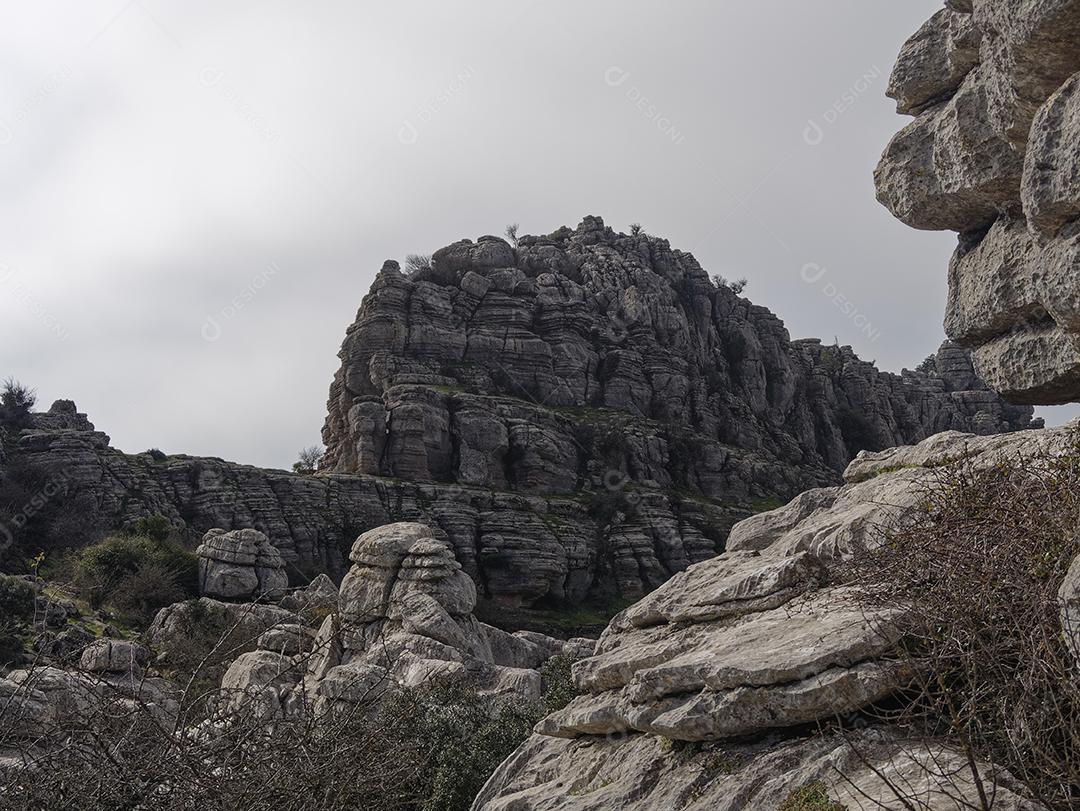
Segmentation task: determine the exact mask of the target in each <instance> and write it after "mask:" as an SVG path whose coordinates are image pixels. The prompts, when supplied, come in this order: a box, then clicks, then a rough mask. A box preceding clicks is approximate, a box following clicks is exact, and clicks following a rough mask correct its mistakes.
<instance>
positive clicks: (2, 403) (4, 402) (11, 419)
mask: <svg viewBox="0 0 1080 811" xmlns="http://www.w3.org/2000/svg"><path fill="white" fill-rule="evenodd" d="M36 402H37V395H36V394H35V393H34V390H33V389H31V388H29V387H28V386H24V385H23V384H22V383H20V382H18V381H17V380H15V379H13V378H10V377H9V378H8V379H7V380H5V381H4V382H3V384H2V385H0V430H2V431H21V430H23V429H24V428H32V427H33V425H34V420H33V417H32V416H31V412H32V411H33V409H34V404H35V403H36Z"/></svg>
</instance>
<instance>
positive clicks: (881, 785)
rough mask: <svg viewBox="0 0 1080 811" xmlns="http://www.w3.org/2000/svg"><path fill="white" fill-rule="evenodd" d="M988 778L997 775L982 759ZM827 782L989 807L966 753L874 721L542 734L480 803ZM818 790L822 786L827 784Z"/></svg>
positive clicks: (1015, 798)
mask: <svg viewBox="0 0 1080 811" xmlns="http://www.w3.org/2000/svg"><path fill="white" fill-rule="evenodd" d="M975 765H976V768H978V769H979V771H980V777H981V778H982V779H984V780H985V779H988V778H991V777H992V776H994V775H995V772H994V770H993V768H992V767H991V766H990V765H989V764H986V763H980V762H978V761H977V762H976V764H975ZM997 779H998V784H997V785H996V786H993V787H992V790H993V802H994V805H993V808H994V809H995V811H1044V809H1043V808H1042V806H1039V805H1038V804H1037V803H1033V802H1030V801H1028V800H1025V799H1023V795H1022V794H1021V793H1020V791H1019V790H1018V789H1017V787H1016V786H1015V784H1014V783H1013V782H1012V781H1010V780H1009V779H1008V776H998V777H997ZM815 789H816V790H818V791H821V792H822V794H824V796H825V797H827V798H828V799H829V800H830V801H832V802H836V803H839V804H840V805H839V807H841V808H844V809H846V810H847V811H879V810H880V809H892V808H898V809H899V808H919V809H923V811H956V809H958V808H979V807H981V806H980V805H979V804H978V803H979V793H978V787H977V786H976V785H975V783H974V781H973V780H972V778H971V771H970V766H969V763H968V761H967V759H966V758H965V757H964V756H963V754H962V753H960V752H958V751H956V750H954V749H951V748H950V747H948V746H944V745H940V744H926V743H922V742H916V741H906V740H904V739H902V738H900V737H898V736H896V735H893V734H890V733H888V732H886V731H882V730H876V729H866V730H861V731H858V732H855V733H853V734H851V735H849V736H843V735H832V736H822V737H803V736H799V737H796V738H794V739H791V740H787V741H783V740H782V741H778V742H771V743H765V744H763V743H760V742H749V743H748V742H736V743H724V744H722V745H719V744H717V745H711V746H683V747H679V746H676V745H673V744H672V743H671V741H670V740H665V739H664V738H659V737H656V736H654V735H639V734H628V735H625V736H608V737H596V738H587V739H577V740H566V739H559V738H550V737H547V736H544V735H533V736H532V737H531V738H530V739H529V740H528V741H526V742H525V744H523V745H522V746H520V747H519V748H518V749H517V751H516V752H515V753H514V754H513V755H511V756H510V757H509V758H508V759H507V760H506V761H505V762H504V763H503V764H502V765H501V766H500V767H499V768H498V769H497V770H496V772H495V774H494V775H493V776H492V778H491V779H490V780H489V781H488V783H487V785H486V786H485V787H484V788H483V789H482V790H481V792H480V794H479V795H478V796H477V798H476V801H475V803H474V804H473V806H472V808H473V811H608V809H612V808H618V809H620V811H654V810H655V809H661V808H662V809H665V811H743V809H762V810H763V811H772V809H777V808H782V807H784V808H787V807H792V808H815V809H816V808H822V809H824V808H827V807H829V808H831V807H833V806H831V805H828V804H827V803H826V802H825V801H823V800H822V799H819V800H818V802H817V803H815V804H812V805H811V804H805V805H790V806H789V805H785V802H786V801H788V800H789V798H792V795H795V796H796V797H797V796H799V793H800V792H807V791H810V792H814V793H816V791H815ZM817 796H818V797H819V798H820V797H821V794H818V795H817Z"/></svg>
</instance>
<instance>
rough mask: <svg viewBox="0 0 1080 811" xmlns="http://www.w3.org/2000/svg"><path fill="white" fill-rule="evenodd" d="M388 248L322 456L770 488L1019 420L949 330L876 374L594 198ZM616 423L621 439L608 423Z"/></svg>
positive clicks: (516, 481)
mask: <svg viewBox="0 0 1080 811" xmlns="http://www.w3.org/2000/svg"><path fill="white" fill-rule="evenodd" d="M516 243H517V244H516V246H511V245H510V244H508V243H507V242H506V241H504V240H502V239H500V238H498V237H492V236H485V237H480V238H479V240H478V241H477V242H475V243H474V242H472V241H470V240H463V241H460V242H456V243H454V244H453V245H449V246H447V247H445V248H442V249H441V250H439V251H436V252H435V254H434V256H433V257H431V260H430V262H429V263H428V264H427V265H425V266H423V267H418V268H415V269H414V270H413V271H412V272H410V273H403V272H401V270H400V268H399V266H398V264H397V263H396V262H392V261H390V262H387V263H386V264H385V265H384V266H383V269H382V271H381V272H380V273H379V275H378V276H377V277H376V280H375V283H374V284H373V285H372V288H371V292H370V293H369V295H368V296H367V297H366V298H365V299H364V303H363V305H362V306H361V308H360V312H359V313H358V315H357V318H356V321H355V322H354V323H353V325H352V326H351V327H350V328H349V330H348V333H347V335H346V338H345V342H344V344H343V345H342V349H341V352H340V355H339V356H340V358H341V360H342V365H341V368H340V370H339V371H338V373H337V375H336V376H335V379H334V383H333V385H332V386H331V389H330V400H329V404H328V408H329V413H328V415H327V419H326V425H325V427H324V428H323V439H324V442H325V444H326V447H327V452H326V456H325V458H324V459H323V464H322V466H321V469H322V470H326V471H333V472H342V473H366V474H370V475H382V476H395V477H398V478H403V479H407V480H409V481H454V482H458V483H462V484H469V485H476V486H483V487H490V488H496V489H514V490H518V491H530V492H537V493H560V492H570V491H574V490H578V489H581V488H582V487H583V486H593V487H599V486H601V485H602V483H603V480H604V477H605V475H609V476H610V475H613V474H614V475H619V476H623V477H627V478H629V479H631V480H633V481H635V482H638V483H640V484H642V485H643V486H648V487H654V488H660V489H671V488H678V489H684V490H689V491H691V492H693V493H695V494H699V495H701V496H705V497H707V498H712V499H718V500H725V501H730V500H732V499H738V498H747V497H761V496H781V497H787V496H790V495H793V494H794V493H795V492H798V491H800V490H803V489H805V488H806V487H807V486H811V485H812V484H814V483H820V482H822V481H825V480H830V479H834V478H835V475H836V474H837V473H839V472H840V471H842V470H843V468H844V466H845V465H846V464H847V463H848V461H850V460H851V458H852V457H853V456H854V455H855V453H857V452H858V451H860V450H863V449H872V450H880V449H882V448H886V447H891V446H893V445H897V444H903V443H906V442H912V441H917V440H918V439H921V438H924V437H926V436H928V435H930V434H932V433H935V432H937V431H942V430H947V429H954V430H969V431H974V432H976V433H994V432H999V431H1003V430H1010V429H1014V428H1019V427H1025V426H1026V425H1027V422H1028V419H1029V417H1030V412H1028V411H1026V410H1022V409H1021V410H1018V409H1015V408H1011V407H1009V406H1007V405H1005V404H1004V403H1003V402H1002V401H1001V400H1000V399H999V398H997V397H995V396H994V395H992V394H990V393H989V392H988V391H987V389H986V387H985V386H984V385H983V384H982V383H981V382H979V381H978V380H977V379H976V377H975V375H974V374H973V373H972V370H971V366H970V364H969V363H968V362H967V360H966V358H965V357H964V353H963V352H961V351H958V350H956V349H955V348H953V347H950V346H946V347H945V348H944V349H943V351H942V354H941V355H940V356H939V360H940V362H939V363H938V364H937V366H938V367H939V369H940V373H938V372H931V373H930V374H921V375H920V374H913V373H907V374H904V375H899V376H898V375H892V374H888V373H882V372H879V371H878V370H877V369H875V368H874V367H873V366H872V365H871V364H868V363H864V362H861V361H859V360H858V358H856V357H855V356H854V354H853V353H852V352H851V351H850V349H848V348H840V347H827V346H822V345H821V344H820V343H819V342H818V341H796V342H794V343H793V342H792V341H791V340H790V338H789V336H788V333H787V330H786V329H785V328H784V325H783V322H781V321H780V319H778V318H777V317H776V316H775V315H773V314H772V313H771V312H769V311H768V310H767V309H765V308H764V307H759V306H755V305H754V304H752V303H751V302H749V301H747V300H746V299H745V298H742V297H741V296H739V295H737V294H736V293H735V292H734V290H732V289H731V287H730V286H728V285H727V284H717V283H714V282H713V281H710V279H709V276H708V274H706V273H705V271H704V270H702V268H701V266H700V265H699V264H698V263H697V261H696V260H695V259H694V257H693V256H692V255H691V254H688V253H685V252H683V251H679V250H676V249H672V248H671V246H670V245H669V244H668V242H667V240H664V239H659V238H656V237H651V236H649V235H647V234H644V233H641V232H640V231H638V232H637V233H633V234H629V235H628V234H620V233H616V232H615V231H613V230H612V229H611V228H608V227H606V226H605V225H604V223H603V221H602V220H601V219H600V218H599V217H586V218H585V219H584V220H583V221H582V222H581V224H580V225H579V226H578V227H577V228H576V229H573V230H571V229H569V228H565V227H564V228H561V229H559V230H558V231H556V232H554V233H553V234H550V235H548V236H544V237H533V236H523V237H521V238H520V239H517V240H516ZM615 433H618V434H620V435H621V439H616V438H615V437H613V436H612V434H615Z"/></svg>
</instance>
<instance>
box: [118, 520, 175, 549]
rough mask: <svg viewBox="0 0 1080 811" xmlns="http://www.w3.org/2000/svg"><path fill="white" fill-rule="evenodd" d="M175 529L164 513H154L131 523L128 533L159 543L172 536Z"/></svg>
mask: <svg viewBox="0 0 1080 811" xmlns="http://www.w3.org/2000/svg"><path fill="white" fill-rule="evenodd" d="M175 531H176V530H175V528H174V527H173V525H172V523H171V522H170V521H169V519H168V518H166V517H165V516H164V515H160V514H158V513H154V514H153V515H145V516H143V517H142V518H140V519H139V520H138V521H136V522H135V523H134V524H132V526H131V529H130V531H129V532H128V534H129V535H134V536H142V537H144V538H149V539H150V540H152V541H157V542H159V543H160V542H162V541H166V540H168V539H169V538H170V537H172V536H173V534H174V533H175Z"/></svg>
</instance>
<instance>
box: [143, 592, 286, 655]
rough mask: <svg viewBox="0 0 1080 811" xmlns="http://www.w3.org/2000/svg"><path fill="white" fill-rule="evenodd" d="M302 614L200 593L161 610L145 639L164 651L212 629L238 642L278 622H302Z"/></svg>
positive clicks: (255, 637)
mask: <svg viewBox="0 0 1080 811" xmlns="http://www.w3.org/2000/svg"><path fill="white" fill-rule="evenodd" d="M300 621H301V618H300V617H299V616H298V615H297V614H294V613H293V612H291V611H287V610H285V609H284V608H280V607H279V606H276V605H263V604H259V603H247V604H240V603H225V602H221V601H219V600H211V599H210V598H209V597H201V598H199V599H198V600H189V601H187V602H183V603H173V604H172V605H170V606H167V607H165V608H163V609H161V610H160V611H158V613H157V615H155V617H154V621H153V622H152V623H150V627H149V628H148V629H147V631H146V642H147V644H149V645H150V646H151V647H153V648H154V649H155V650H156V651H158V652H160V653H164V655H165V656H166V658H167V657H168V652H169V651H170V650H174V649H176V648H177V647H184V646H186V645H187V644H188V643H189V641H190V639H191V637H192V635H193V634H198V633H200V632H206V631H207V630H212V631H213V633H214V634H217V635H221V634H225V633H231V634H233V637H234V639H235V641H236V643H237V644H247V643H254V642H255V641H256V640H257V639H258V638H259V636H260V635H261V634H262V633H263V631H266V630H268V629H269V628H273V627H274V626H277V625H292V624H295V623H299V622H300Z"/></svg>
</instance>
